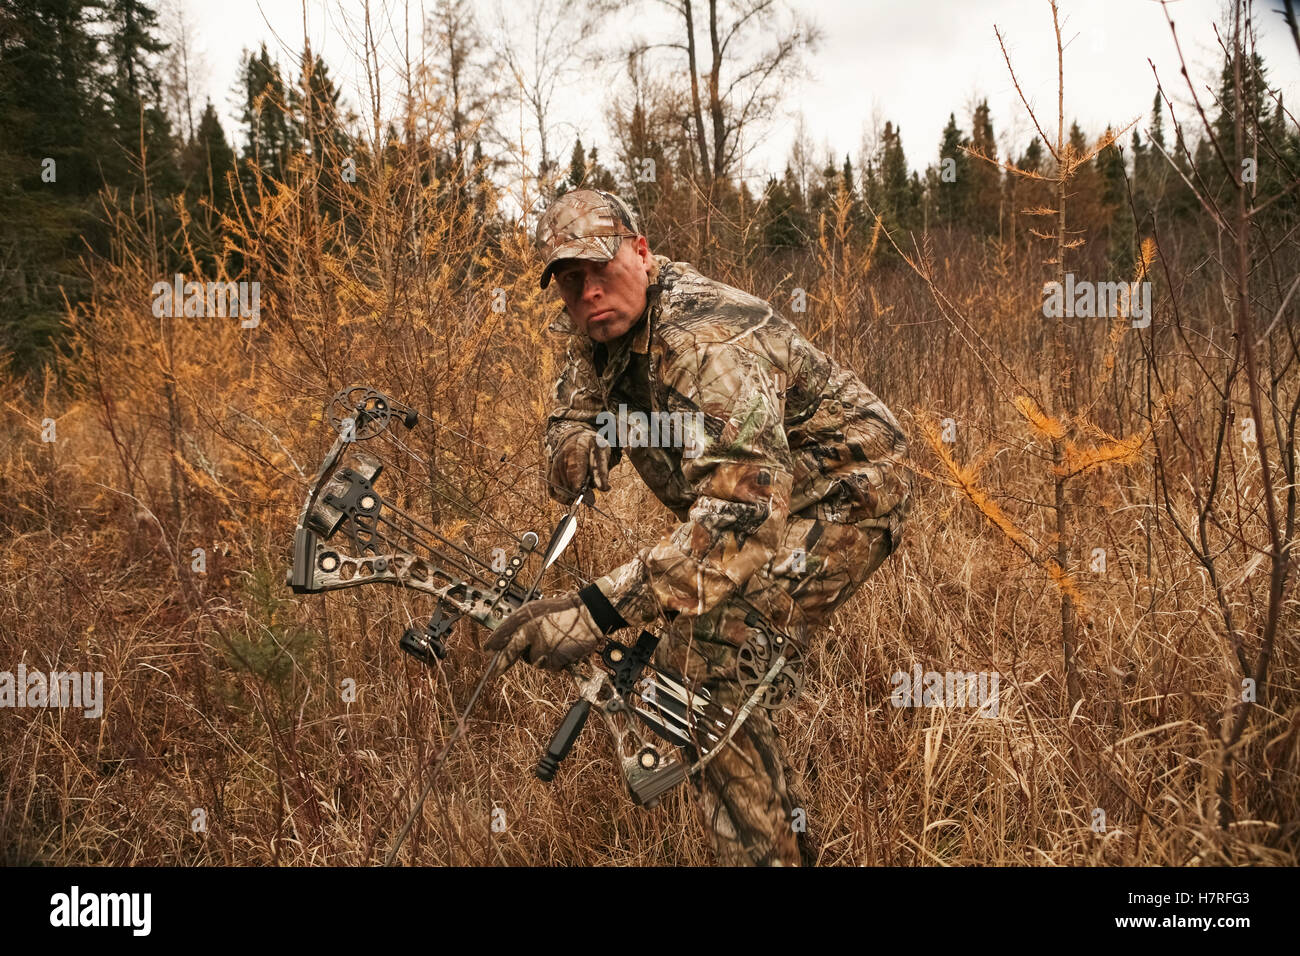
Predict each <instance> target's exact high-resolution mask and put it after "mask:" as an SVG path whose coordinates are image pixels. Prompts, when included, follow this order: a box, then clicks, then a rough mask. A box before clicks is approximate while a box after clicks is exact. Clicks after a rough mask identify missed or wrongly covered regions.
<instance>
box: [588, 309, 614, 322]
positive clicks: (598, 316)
mask: <svg viewBox="0 0 1300 956" xmlns="http://www.w3.org/2000/svg"><path fill="white" fill-rule="evenodd" d="M613 315H614V313H613V311H612V310H610V309H606V310H605V311H604V312H596V313H594V314H593V315H592V316H591V318H590V319H588V320H587V321H588V322H603V321H605V319H608V318H612V317H613Z"/></svg>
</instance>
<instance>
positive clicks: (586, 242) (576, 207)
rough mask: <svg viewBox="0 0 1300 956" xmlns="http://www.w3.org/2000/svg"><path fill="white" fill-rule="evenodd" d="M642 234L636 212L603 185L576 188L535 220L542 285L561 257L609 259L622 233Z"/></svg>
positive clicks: (615, 252) (615, 249)
mask: <svg viewBox="0 0 1300 956" xmlns="http://www.w3.org/2000/svg"><path fill="white" fill-rule="evenodd" d="M640 234H641V226H640V224H639V223H638V222H637V218H636V213H634V212H632V210H631V209H630V208H629V207H628V205H627V203H625V202H623V200H621V199H619V198H618V197H617V196H615V195H614V194H613V193H610V192H605V190H603V189H575V190H574V191H573V192H569V193H565V194H564V195H563V196H561V197H560V198H559V199H557V200H555V202H553V203H551V204H550V205H549V206H547V207H546V212H544V213H542V218H541V219H540V220H538V223H537V245H538V248H539V249H540V250H541V254H542V283H541V284H542V288H543V289H545V288H546V286H547V284H548V283H550V281H551V271H552V269H553V268H554V266H555V265H556V263H558V262H559V261H560V260H561V259H594V260H595V261H597V262H608V261H609V260H610V259H613V258H614V256H616V255H618V247H619V246H620V245H621V244H622V242H623V239H624V237H626V236H637V235H640Z"/></svg>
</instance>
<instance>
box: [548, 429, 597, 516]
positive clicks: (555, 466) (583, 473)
mask: <svg viewBox="0 0 1300 956" xmlns="http://www.w3.org/2000/svg"><path fill="white" fill-rule="evenodd" d="M610 450H611V449H610V446H609V443H608V442H606V441H605V440H604V439H603V438H601V437H600V436H599V435H597V434H596V433H595V432H593V431H590V430H588V429H586V428H579V429H575V430H574V432H573V434H572V435H570V436H569V437H568V438H566V439H565V440H564V443H563V444H562V445H560V447H559V448H557V449H556V451H555V455H554V457H552V458H551V473H550V474H549V475H547V481H548V482H549V489H548V490H549V492H550V495H551V497H552V498H554V499H555V500H556V501H558V502H560V504H563V505H569V504H573V500H574V499H575V498H577V497H578V491H579V489H581V488H582V486H583V483H584V482H586V480H587V478H588V476H590V478H591V483H592V486H593V487H595V488H598V489H599V490H601V491H609V464H610Z"/></svg>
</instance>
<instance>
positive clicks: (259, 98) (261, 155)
mask: <svg viewBox="0 0 1300 956" xmlns="http://www.w3.org/2000/svg"><path fill="white" fill-rule="evenodd" d="M240 76H241V81H242V86H243V97H244V104H243V110H242V112H241V114H240V122H242V123H243V125H244V127H245V136H246V140H245V143H244V149H243V153H242V155H243V158H244V159H246V160H252V162H253V163H254V164H255V165H256V166H258V167H259V168H260V169H261V170H262V172H263V173H264V174H266V175H268V176H270V177H272V178H274V179H277V180H283V179H284V176H285V173H286V171H287V170H288V167H289V157H290V156H291V155H292V153H293V149H294V146H295V139H294V130H293V124H292V123H291V122H290V118H289V113H288V100H287V98H286V93H285V86H284V80H283V79H282V78H281V76H280V67H279V64H277V63H274V62H272V60H271V57H270V55H269V54H268V53H267V52H266V44H262V48H261V51H260V52H259V53H257V54H252V53H248V52H247V51H245V53H244V59H243V64H242V66H241V69H240ZM245 176H248V173H247V171H245ZM246 185H249V186H251V185H252V182H251V179H249V180H247V182H246Z"/></svg>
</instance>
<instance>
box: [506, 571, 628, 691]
mask: <svg viewBox="0 0 1300 956" xmlns="http://www.w3.org/2000/svg"><path fill="white" fill-rule="evenodd" d="M603 639H604V635H603V634H602V632H601V630H600V628H599V627H598V626H597V625H596V620H595V618H593V617H592V616H591V612H590V611H589V610H587V605H586V604H584V603H583V601H582V598H581V597H579V596H578V594H577V592H573V593H571V594H562V595H560V596H558V597H553V598H545V599H543V600H541V601H531V602H529V603H528V604H525V605H524V606H523V607H521V608H520V609H519V610H517V611H515V612H514V613H513V614H511V615H510V616H509V617H507V618H506V619H505V620H504V621H502V622H501V624H500V625H498V626H497V628H496V630H494V631H493V632H492V636H491V637H490V638H488V641H487V643H486V644H485V645H484V646H485V647H487V649H488V650H490V651H498V650H499V651H501V652H502V653H501V655H500V657H498V658H497V661H496V664H495V665H494V667H493V673H492V677H494V678H495V677H498V676H500V675H501V674H504V673H505V672H506V671H507V670H509V669H510V666H511V665H512V664H514V662H515V661H516V660H519V659H520V658H523V659H524V660H525V661H527V662H528V663H530V664H533V665H535V666H537V667H544V668H546V669H547V670H560V669H561V668H563V667H567V666H569V665H570V664H572V663H573V662H574V661H576V660H578V659H580V658H583V657H586V656H587V655H588V654H590V653H591V652H592V651H594V650H595V649H596V648H597V647H598V646H599V645H600V643H601V641H602V640H603Z"/></svg>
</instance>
